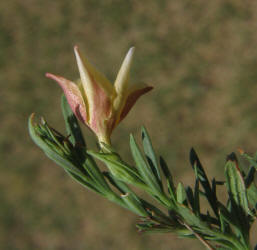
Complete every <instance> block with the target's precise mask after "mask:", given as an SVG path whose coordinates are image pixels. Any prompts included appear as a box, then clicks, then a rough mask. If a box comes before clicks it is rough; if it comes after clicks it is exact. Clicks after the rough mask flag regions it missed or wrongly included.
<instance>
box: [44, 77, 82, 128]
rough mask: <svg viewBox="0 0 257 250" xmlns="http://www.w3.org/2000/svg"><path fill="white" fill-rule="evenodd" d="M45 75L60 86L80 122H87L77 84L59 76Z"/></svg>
mask: <svg viewBox="0 0 257 250" xmlns="http://www.w3.org/2000/svg"><path fill="white" fill-rule="evenodd" d="M46 77H48V78H50V79H53V80H55V81H56V82H57V83H58V84H59V85H60V86H61V88H62V89H63V92H64V94H65V96H66V98H67V101H68V103H69V105H70V107H71V110H72V111H73V113H74V114H75V115H76V117H77V118H78V119H79V120H80V121H81V122H83V123H84V124H87V110H86V105H85V102H84V100H83V97H82V95H81V93H80V90H79V88H78V86H77V85H76V84H75V83H73V82H72V81H69V80H67V79H65V78H63V77H61V76H56V75H53V74H50V73H46Z"/></svg>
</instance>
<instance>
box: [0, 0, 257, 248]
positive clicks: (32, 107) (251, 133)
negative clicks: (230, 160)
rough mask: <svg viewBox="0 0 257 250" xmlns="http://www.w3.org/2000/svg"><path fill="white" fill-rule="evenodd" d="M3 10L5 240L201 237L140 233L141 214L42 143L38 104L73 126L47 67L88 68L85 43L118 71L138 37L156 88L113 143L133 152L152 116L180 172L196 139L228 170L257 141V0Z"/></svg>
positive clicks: (164, 244)
mask: <svg viewBox="0 0 257 250" xmlns="http://www.w3.org/2000/svg"><path fill="white" fill-rule="evenodd" d="M0 13H1V14H0V84H1V91H0V129H1V130H0V164H1V174H0V249H5V250H14V249H28V250H34V249H42V250H58V249H60V250H63V249H67V250H70V249H76V250H80V249H83V250H84V249H87V250H94V249H95V250H101V249H107V250H108V249H123V250H131V249H133V250H145V249H149V250H151V249H159V250H161V249H162V250H169V249H174V250H177V249H200V248H202V246H200V244H199V243H198V242H195V241H191V240H182V239H177V238H176V237H175V236H173V235H171V234H167V235H141V234H138V233H137V232H136V230H135V223H136V221H137V217H136V216H135V215H133V214H130V213H129V212H127V211H125V210H123V209H122V208H119V207H117V206H116V205H114V204H111V203H109V202H108V201H106V200H104V199H103V198H101V197H98V196H97V195H95V194H93V193H91V192H89V191H87V190H85V189H83V188H82V187H81V186H80V185H78V184H77V183H75V182H74V181H73V180H71V179H70V178H69V177H68V176H67V175H66V174H65V173H64V171H63V170H62V169H61V168H60V167H58V166H56V165H55V164H54V163H52V162H51V161H50V160H48V159H47V158H46V157H45V156H44V155H43V153H42V152H41V151H40V150H39V149H38V148H37V147H36V146H35V145H34V144H33V143H32V141H31V140H30V138H29V136H28V132H27V118H28V116H29V114H30V113H32V112H36V113H37V114H39V115H43V116H44V117H45V118H46V119H47V121H48V122H49V123H50V124H51V125H52V126H54V127H55V128H56V129H58V130H60V131H62V132H64V124H63V120H62V116H61V112H60V105H59V101H60V96H61V90H60V88H59V87H58V86H57V84H55V83H54V82H53V81H50V80H49V79H46V78H45V77H44V74H45V72H52V73H56V74H60V75H63V76H65V77H67V78H69V79H76V78H78V71H77V68H76V63H75V59H74V55H73V50H72V48H73V46H74V45H75V44H77V45H79V46H80V47H81V49H82V50H83V51H84V52H85V54H86V55H87V57H88V58H89V60H90V61H91V62H92V63H93V64H95V65H97V67H98V68H99V69H101V71H103V72H105V74H106V75H107V76H108V77H109V78H110V79H111V80H112V81H113V80H114V79H115V75H116V73H117V70H118V68H119V66H120V64H121V61H122V59H123V57H124V55H125V53H126V51H127V50H128V49H129V47H130V46H132V45H134V46H136V54H135V60H134V63H133V69H132V77H131V78H132V82H135V83H136V82H138V81H144V82H147V83H149V84H152V85H153V86H154V87H155V90H154V91H153V92H152V93H151V94H149V95H148V96H144V97H143V98H142V99H141V100H140V101H139V102H138V103H137V106H136V108H134V110H133V111H131V113H130V114H129V116H128V117H127V118H126V119H125V120H124V122H123V123H122V124H121V125H120V126H119V127H118V128H117V129H116V131H115V132H114V135H113V142H114V146H115V147H116V148H118V149H120V153H121V154H122V155H123V157H124V158H125V159H127V160H128V161H130V160H131V158H130V155H129V151H128V138H129V137H128V136H129V133H131V132H133V133H135V134H136V135H138V131H139V128H140V126H141V125H142V124H144V125H145V126H146V127H147V128H148V130H149V133H150V134H151V135H152V139H153V143H154V145H155V148H156V151H157V152H158V153H159V154H162V155H163V156H164V158H166V160H167V162H168V163H169V166H170V169H171V170H172V172H173V174H174V176H175V179H176V182H178V180H181V181H183V183H184V184H185V185H187V184H191V183H193V173H192V171H191V169H190V166H189V162H188V152H189V150H190V147H192V146H194V147H195V149H196V151H197V152H198V153H199V156H200V158H201V159H202V162H203V164H204V166H205V167H206V169H207V172H208V173H209V175H211V176H213V175H215V176H218V177H219V178H221V179H222V178H223V177H222V173H223V168H224V161H225V157H226V154H228V153H230V152H231V151H236V150H237V148H238V147H242V148H244V149H245V150H247V151H248V152H251V153H253V152H255V151H256V135H257V118H256V105H257V98H256V93H257V92H256V90H257V85H256V83H257V49H256V44H257V32H256V30H257V2H256V1H252V0H251V1H250V0H249V1H244V2H243V1H239V0H214V1H205V0H194V1H188V0H174V1H164V0H162V1H161V0H160V1H154V0H148V1H134V0H126V1H121V0H116V1H110V0H105V1H96V0H84V1H83V0H73V1H68V0H59V1H50V0H44V1H42V0H25V1H20V0H12V1H1V2H0ZM84 130H85V135H86V138H87V140H88V141H89V144H91V145H92V147H94V144H95V140H94V137H93V136H92V135H91V134H90V133H88V132H87V131H86V128H85V129H84ZM202 249H203V248H202Z"/></svg>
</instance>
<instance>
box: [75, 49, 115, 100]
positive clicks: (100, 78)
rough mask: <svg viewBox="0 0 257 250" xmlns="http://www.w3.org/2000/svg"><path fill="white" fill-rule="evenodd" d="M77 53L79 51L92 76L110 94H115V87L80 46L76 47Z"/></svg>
mask: <svg viewBox="0 0 257 250" xmlns="http://www.w3.org/2000/svg"><path fill="white" fill-rule="evenodd" d="M74 51H75V54H76V53H77V54H78V55H79V57H80V60H81V61H82V62H83V64H84V67H85V68H86V69H87V71H88V73H89V75H90V77H91V78H93V79H94V80H95V81H96V82H97V83H98V84H99V85H100V86H101V87H102V88H103V89H104V90H105V91H106V92H107V93H108V94H109V95H110V96H111V95H113V92H114V89H113V85H112V83H111V82H110V81H109V80H108V79H107V78H106V76H105V75H104V74H103V73H101V72H100V71H99V70H97V69H96V68H95V67H94V66H93V65H92V64H91V63H90V62H89V61H88V60H87V58H86V57H85V56H83V54H82V53H81V52H80V51H79V48H78V46H75V47H74Z"/></svg>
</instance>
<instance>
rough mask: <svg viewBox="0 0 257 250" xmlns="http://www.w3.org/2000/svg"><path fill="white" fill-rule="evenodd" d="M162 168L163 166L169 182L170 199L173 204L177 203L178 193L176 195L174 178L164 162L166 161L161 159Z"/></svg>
mask: <svg viewBox="0 0 257 250" xmlns="http://www.w3.org/2000/svg"><path fill="white" fill-rule="evenodd" d="M160 166H161V169H162V172H163V174H164V176H165V178H166V181H167V186H168V192H169V194H170V197H171V199H172V201H173V202H176V193H175V192H176V188H175V186H174V183H173V178H172V175H171V172H170V170H169V168H168V166H167V164H166V162H165V161H164V159H163V158H162V157H160Z"/></svg>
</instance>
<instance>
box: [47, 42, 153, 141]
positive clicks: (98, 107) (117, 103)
mask: <svg viewBox="0 0 257 250" xmlns="http://www.w3.org/2000/svg"><path fill="white" fill-rule="evenodd" d="M74 52H75V56H76V60H77V65H78V69H79V73H80V79H79V80H78V81H77V83H74V82H72V81H70V80H67V79H65V78H63V77H61V76H57V75H53V74H50V73H47V74H46V76H47V77H48V78H51V79H53V80H55V81H56V82H57V83H58V84H59V85H60V86H61V88H62V89H63V91H64V94H65V96H66V98H67V101H68V103H69V105H70V107H71V109H72V111H73V113H74V114H75V115H76V117H77V118H78V119H79V120H80V121H81V122H82V123H84V124H85V125H87V126H88V127H89V128H90V129H91V130H92V131H93V132H94V133H95V134H96V136H97V137H98V141H99V142H100V143H101V142H104V143H106V144H110V136H111V133H112V131H113V129H114V128H115V127H116V126H117V125H118V124H119V123H120V122H121V121H122V120H123V119H124V118H125V116H126V115H127V114H128V112H129V111H130V109H131V108H132V107H133V106H134V104H135V102H136V101H137V99H138V98H139V97H140V96H141V95H143V94H145V93H147V92H148V91H150V90H151V89H152V87H150V86H146V85H142V84H141V86H137V85H130V84H129V71H130V67H131V62H132V59H133V54H134V47H132V48H130V50H129V51H128V53H127V55H126V57H125V59H124V61H123V63H122V65H121V68H120V70H119V72H118V75H117V77H116V80H115V82H114V84H112V83H111V82H110V81H109V80H108V79H107V78H106V77H105V76H104V75H103V74H102V73H100V72H99V71H98V70H96V69H95V68H94V67H93V66H92V65H91V64H90V63H89V62H88V60H87V59H86V58H84V57H83V56H82V55H81V53H80V51H79V49H78V47H77V46H75V47H74Z"/></svg>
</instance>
